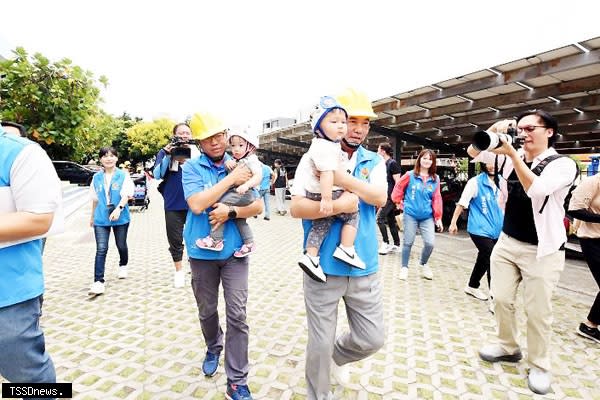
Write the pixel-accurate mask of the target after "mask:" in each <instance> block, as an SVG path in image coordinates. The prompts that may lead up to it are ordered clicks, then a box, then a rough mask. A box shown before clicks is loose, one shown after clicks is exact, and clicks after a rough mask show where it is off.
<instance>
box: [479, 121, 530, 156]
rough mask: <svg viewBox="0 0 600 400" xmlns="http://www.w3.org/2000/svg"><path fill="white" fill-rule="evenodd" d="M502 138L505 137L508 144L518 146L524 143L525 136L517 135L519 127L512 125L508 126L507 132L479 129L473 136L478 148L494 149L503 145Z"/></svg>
mask: <svg viewBox="0 0 600 400" xmlns="http://www.w3.org/2000/svg"><path fill="white" fill-rule="evenodd" d="M500 138H503V139H504V140H505V141H506V142H507V143H508V144H512V145H513V147H514V148H517V147H518V146H520V145H521V144H523V138H521V137H519V136H518V135H517V129H516V128H514V127H513V126H512V125H511V126H509V127H508V129H507V130H506V133H494V132H488V131H479V132H477V133H475V135H474V136H473V147H474V148H475V149H476V150H479V151H484V150H494V149H497V148H498V147H500V146H502V142H501V141H500Z"/></svg>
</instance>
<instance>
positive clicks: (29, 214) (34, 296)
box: [0, 128, 61, 383]
mask: <svg viewBox="0 0 600 400" xmlns="http://www.w3.org/2000/svg"><path fill="white" fill-rule="evenodd" d="M0 149H2V151H0V215H1V218H2V223H1V224H0V266H1V268H0V375H2V376H3V377H4V378H6V379H8V380H9V381H11V382H16V383H54V382H56V373H55V370H54V364H53V363H52V360H51V359H50V356H49V355H48V353H47V352H46V349H45V339H44V333H43V332H42V330H41V328H40V322H39V318H40V312H41V309H40V308H41V304H40V301H41V296H42V294H43V293H44V274H43V268H42V243H41V242H42V241H41V239H39V237H40V235H44V234H45V233H46V232H48V230H49V229H50V226H51V224H52V220H53V218H54V213H55V211H56V210H57V209H58V207H59V204H60V201H61V186H60V181H59V179H58V176H57V175H56V171H55V170H54V167H53V166H52V162H51V161H50V159H49V158H48V155H47V154H46V153H45V152H44V150H42V148H41V147H40V146H38V145H37V144H35V143H33V142H32V141H30V140H27V139H25V138H21V137H18V136H16V135H13V134H7V133H6V132H5V131H4V130H3V129H2V128H0Z"/></svg>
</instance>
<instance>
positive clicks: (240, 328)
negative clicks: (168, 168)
mask: <svg viewBox="0 0 600 400" xmlns="http://www.w3.org/2000/svg"><path fill="white" fill-rule="evenodd" d="M190 128H191V130H192V137H193V138H194V139H196V140H199V141H200V147H201V148H202V152H203V153H202V155H201V156H200V157H196V158H193V159H191V160H189V161H187V162H186V163H185V164H184V165H183V175H182V184H183V193H184V197H185V199H186V201H187V203H188V205H189V211H188V214H187V219H186V222H185V229H184V232H183V236H184V239H185V244H186V247H187V252H188V255H189V257H190V267H191V270H192V289H193V291H194V296H195V297H196V303H197V305H198V313H199V318H200V326H201V328H202V333H203V335H204V340H205V342H206V346H207V352H206V357H205V359H204V362H203V364H202V371H203V373H204V375H206V376H208V377H211V376H214V375H215V374H216V372H217V367H218V366H219V357H220V354H221V351H222V350H223V348H225V373H226V374H227V391H226V394H225V395H226V397H227V398H228V399H234V400H251V399H252V395H251V394H250V390H249V389H248V382H247V379H248V369H249V364H248V331H249V330H248V325H247V323H246V303H247V300H248V261H249V260H248V257H245V258H235V257H233V253H234V250H235V249H237V248H240V247H241V246H242V244H243V243H242V238H241V236H240V233H239V231H238V230H237V227H236V225H235V223H234V222H233V220H234V219H235V218H250V217H253V216H254V215H258V214H260V213H261V212H262V209H263V206H262V201H261V200H260V199H257V200H256V201H254V202H253V203H252V204H250V205H248V206H245V207H237V206H226V205H225V204H222V203H219V199H220V198H221V196H223V194H225V192H227V190H229V188H231V187H232V186H238V185H241V184H243V183H245V182H246V181H248V179H250V177H251V173H250V170H249V169H248V168H247V167H245V166H240V167H237V168H235V169H234V170H233V171H231V172H230V173H229V174H227V171H226V169H225V161H227V160H228V159H231V156H229V155H228V154H226V153H225V149H226V148H227V130H226V128H225V125H224V124H223V123H222V122H221V121H220V120H219V119H218V118H216V117H215V116H213V115H212V114H207V113H197V114H194V115H193V117H192V119H191V121H190ZM221 224H224V225H225V229H224V232H223V239H224V246H223V250H221V251H211V250H205V249H201V248H199V247H198V246H196V243H195V242H196V239H198V238H199V237H205V236H206V235H208V234H209V232H210V230H211V228H212V227H214V226H217V225H221ZM220 283H222V285H223V293H224V298H225V314H226V320H227V340H226V341H225V340H224V335H223V330H222V329H221V326H220V324H219V314H218V311H217V300H218V298H219V284H220Z"/></svg>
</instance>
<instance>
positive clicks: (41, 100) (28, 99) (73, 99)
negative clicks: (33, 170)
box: [0, 47, 113, 159]
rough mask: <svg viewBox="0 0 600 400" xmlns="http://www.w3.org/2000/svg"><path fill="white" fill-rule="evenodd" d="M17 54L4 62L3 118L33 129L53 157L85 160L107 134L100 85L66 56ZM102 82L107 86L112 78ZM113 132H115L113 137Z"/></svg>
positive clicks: (19, 50)
mask: <svg viewBox="0 0 600 400" xmlns="http://www.w3.org/2000/svg"><path fill="white" fill-rule="evenodd" d="M13 53H14V58H13V59H9V60H3V61H0V74H1V75H3V78H2V80H1V81H0V84H1V89H2V107H1V109H0V111H1V117H2V119H4V120H11V121H14V122H18V123H21V124H23V125H25V126H26V127H28V130H29V133H30V134H31V136H32V137H33V138H34V139H36V140H37V141H39V142H40V143H41V144H43V145H45V146H44V147H45V148H46V150H47V151H48V153H49V154H50V156H51V157H54V158H67V157H70V158H74V159H81V158H85V156H86V155H87V154H89V152H90V151H91V147H96V146H97V145H98V144H99V143H103V142H105V141H106V140H108V138H106V137H103V136H102V132H104V133H106V130H107V129H108V130H111V129H112V128H113V127H112V126H111V124H107V125H106V126H104V123H106V122H108V121H109V120H110V118H111V117H110V116H108V115H107V114H105V113H103V112H101V111H100V109H99V106H98V105H99V103H100V100H101V99H100V89H99V88H98V87H96V83H97V81H96V80H94V78H93V74H92V73H91V72H90V71H86V70H83V69H82V68H80V67H79V66H76V65H73V63H72V62H71V60H69V59H67V58H64V59H62V60H60V61H58V62H53V63H52V62H50V61H49V60H48V59H47V58H46V57H44V56H43V55H41V54H40V53H36V54H34V55H33V57H30V56H29V55H28V54H27V52H26V51H25V49H23V48H22V47H18V48H17V49H16V50H14V51H13ZM98 82H99V83H101V84H102V85H104V86H106V85H107V79H106V78H105V77H100V78H99V79H98ZM109 136H110V135H109Z"/></svg>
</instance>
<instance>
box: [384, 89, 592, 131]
mask: <svg viewBox="0 0 600 400" xmlns="http://www.w3.org/2000/svg"><path fill="white" fill-rule="evenodd" d="M599 105H600V95H598V94H594V95H588V96H582V97H576V98H573V99H568V100H562V101H561V102H560V103H555V102H548V103H544V104H535V105H534V104H526V105H523V106H521V107H515V108H509V109H505V110H500V111H498V112H496V111H490V112H484V113H477V114H471V115H464V116H462V117H454V119H450V118H448V119H444V120H435V121H426V122H421V123H420V124H419V126H418V128H419V129H415V130H413V129H409V131H410V132H411V133H419V132H427V131H429V130H431V129H435V128H440V129H444V128H451V127H453V126H455V125H460V124H466V123H469V122H473V123H476V124H477V123H478V121H489V120H498V119H505V118H511V117H515V116H517V115H519V114H521V113H522V112H525V111H528V110H531V109H533V108H542V109H544V110H545V111H548V112H549V113H551V114H552V113H553V112H555V111H560V110H564V109H567V108H573V107H577V108H586V107H592V106H599ZM584 117H585V116H581V117H578V119H579V120H581V118H584ZM377 123H382V124H383V125H385V122H383V121H382V120H378V121H377Z"/></svg>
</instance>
